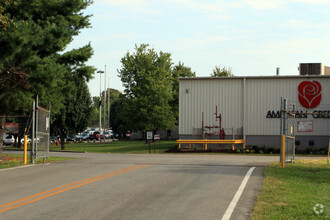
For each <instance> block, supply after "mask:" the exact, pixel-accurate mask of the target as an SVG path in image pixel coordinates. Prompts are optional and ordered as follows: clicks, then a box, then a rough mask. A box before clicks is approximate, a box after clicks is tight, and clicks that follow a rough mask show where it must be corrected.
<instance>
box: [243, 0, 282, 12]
mask: <svg viewBox="0 0 330 220" xmlns="http://www.w3.org/2000/svg"><path fill="white" fill-rule="evenodd" d="M241 3H242V4H244V5H247V6H249V7H250V8H252V9H259V10H260V9H277V8H281V7H283V5H284V4H285V3H286V1H283V0H241Z"/></svg>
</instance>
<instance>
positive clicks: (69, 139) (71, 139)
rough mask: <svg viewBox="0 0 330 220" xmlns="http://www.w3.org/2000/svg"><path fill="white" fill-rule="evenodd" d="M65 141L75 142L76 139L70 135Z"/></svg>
mask: <svg viewBox="0 0 330 220" xmlns="http://www.w3.org/2000/svg"><path fill="white" fill-rule="evenodd" d="M65 141H66V142H75V139H74V138H73V137H70V136H68V137H66V138H65Z"/></svg>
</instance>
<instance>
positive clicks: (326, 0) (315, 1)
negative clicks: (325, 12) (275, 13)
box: [295, 0, 330, 5]
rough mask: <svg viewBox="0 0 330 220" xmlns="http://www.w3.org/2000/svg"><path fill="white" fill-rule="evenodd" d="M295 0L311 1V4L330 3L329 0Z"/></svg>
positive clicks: (301, 1)
mask: <svg viewBox="0 0 330 220" xmlns="http://www.w3.org/2000/svg"><path fill="white" fill-rule="evenodd" d="M295 1H296V2H300V3H310V4H324V5H329V4H330V1H329V0H295Z"/></svg>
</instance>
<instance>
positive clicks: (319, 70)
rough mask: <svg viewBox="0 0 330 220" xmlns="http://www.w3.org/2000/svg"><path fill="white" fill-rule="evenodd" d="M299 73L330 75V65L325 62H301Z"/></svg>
mask: <svg viewBox="0 0 330 220" xmlns="http://www.w3.org/2000/svg"><path fill="white" fill-rule="evenodd" d="M299 75H304V76H305V75H330V67H328V66H325V65H324V64H323V63H300V64H299Z"/></svg>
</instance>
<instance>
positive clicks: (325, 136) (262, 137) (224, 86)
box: [179, 64, 330, 147]
mask: <svg viewBox="0 0 330 220" xmlns="http://www.w3.org/2000/svg"><path fill="white" fill-rule="evenodd" d="M179 93H180V96H179V137H180V138H181V139H201V138H205V139H215V138H219V128H217V127H219V126H220V125H219V118H218V119H217V118H216V117H215V116H216V115H215V113H216V106H217V108H218V110H217V111H218V114H220V113H221V115H222V125H221V126H222V128H224V131H225V138H226V139H232V138H235V139H238V138H244V139H246V143H247V145H259V146H262V145H266V146H273V147H279V146H280V117H281V114H280V109H281V97H282V98H287V100H288V109H289V110H291V111H293V110H294V112H293V113H294V114H295V119H290V120H289V123H291V124H293V125H294V127H295V130H296V143H297V144H298V145H300V147H308V146H311V145H313V146H315V147H327V146H328V144H329V137H330V74H329V67H326V66H324V65H323V64H300V75H297V76H280V75H277V76H256V77H195V78H180V90H179ZM293 106H294V107H293Z"/></svg>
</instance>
